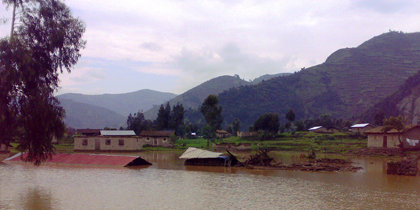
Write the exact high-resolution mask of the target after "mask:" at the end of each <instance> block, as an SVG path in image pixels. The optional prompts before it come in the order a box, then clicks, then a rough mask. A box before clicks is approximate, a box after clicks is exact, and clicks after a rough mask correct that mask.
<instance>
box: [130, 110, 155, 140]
mask: <svg viewBox="0 0 420 210" xmlns="http://www.w3.org/2000/svg"><path fill="white" fill-rule="evenodd" d="M152 124H153V123H152V122H151V121H150V120H146V119H145V118H144V114H143V112H140V111H139V112H137V113H134V114H133V115H131V113H130V114H129V115H128V118H127V129H128V130H133V131H134V132H135V133H136V135H139V134H140V133H141V132H142V131H143V130H151V128H152Z"/></svg>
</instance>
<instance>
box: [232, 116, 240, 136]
mask: <svg viewBox="0 0 420 210" xmlns="http://www.w3.org/2000/svg"><path fill="white" fill-rule="evenodd" d="M240 130H241V121H240V120H239V119H238V118H235V120H234V121H233V123H232V132H233V135H234V136H237V135H238V131H240Z"/></svg>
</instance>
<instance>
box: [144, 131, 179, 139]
mask: <svg viewBox="0 0 420 210" xmlns="http://www.w3.org/2000/svg"><path fill="white" fill-rule="evenodd" d="M173 134H175V131H172V130H169V131H142V132H141V133H140V136H146V137H147V136H150V137H169V136H170V135H173Z"/></svg>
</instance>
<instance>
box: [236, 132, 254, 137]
mask: <svg viewBox="0 0 420 210" xmlns="http://www.w3.org/2000/svg"><path fill="white" fill-rule="evenodd" d="M256 135H257V132H243V131H237V132H236V136H239V137H241V138H244V137H251V136H256Z"/></svg>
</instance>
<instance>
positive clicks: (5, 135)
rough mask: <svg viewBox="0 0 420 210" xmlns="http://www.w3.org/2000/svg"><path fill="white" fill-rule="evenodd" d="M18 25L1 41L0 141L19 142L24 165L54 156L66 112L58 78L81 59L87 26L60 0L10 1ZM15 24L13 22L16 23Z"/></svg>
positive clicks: (7, 1) (62, 132) (62, 130)
mask: <svg viewBox="0 0 420 210" xmlns="http://www.w3.org/2000/svg"><path fill="white" fill-rule="evenodd" d="M3 3H5V4H6V5H8V6H9V5H12V6H13V7H14V9H16V8H18V9H19V11H18V12H19V16H20V18H19V24H17V25H16V27H15V26H12V33H11V35H10V37H5V38H3V39H1V40H0V130H1V131H0V141H1V142H3V143H7V144H8V143H9V142H10V141H11V140H12V139H13V138H15V136H16V138H17V139H18V140H19V146H18V150H20V151H22V152H26V153H27V154H28V156H27V158H26V159H25V160H26V161H29V162H34V164H35V165H39V164H40V163H41V162H42V161H45V160H47V159H48V158H51V154H52V153H53V152H54V147H53V146H52V145H51V140H52V138H53V137H56V138H60V137H61V136H62V135H63V134H64V131H65V125H64V123H63V121H62V120H63V118H64V110H63V108H62V107H60V106H59V102H58V100H57V99H56V98H55V97H54V95H53V94H54V91H56V90H58V88H59V86H58V82H59V79H58V75H59V73H62V72H63V70H66V71H67V72H71V68H72V67H73V66H74V65H75V64H76V63H77V61H78V59H79V58H80V56H81V54H80V50H81V49H83V48H84V46H85V44H86V42H85V41H84V40H82V35H83V33H84V31H85V25H84V23H83V22H82V21H81V20H79V19H78V18H74V17H73V16H72V15H71V12H70V9H69V8H68V7H67V6H66V5H65V4H64V3H62V2H61V1H59V0H31V1H11V0H3ZM13 21H14V19H13Z"/></svg>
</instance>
